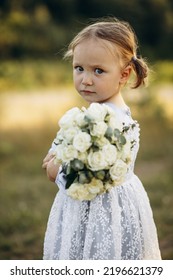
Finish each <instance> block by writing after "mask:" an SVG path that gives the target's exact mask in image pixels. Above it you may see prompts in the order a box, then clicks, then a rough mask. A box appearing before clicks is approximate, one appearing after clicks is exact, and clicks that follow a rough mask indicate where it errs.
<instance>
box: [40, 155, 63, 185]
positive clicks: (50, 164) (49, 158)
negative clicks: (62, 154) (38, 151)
mask: <svg viewBox="0 0 173 280" xmlns="http://www.w3.org/2000/svg"><path fill="white" fill-rule="evenodd" d="M54 157H55V156H54V155H53V154H50V153H49V154H47V155H46V157H45V158H44V160H43V164H42V168H43V169H45V170H46V173H47V177H48V179H49V180H50V181H52V182H55V179H56V176H57V174H58V170H59V165H58V164H55V163H54Z"/></svg>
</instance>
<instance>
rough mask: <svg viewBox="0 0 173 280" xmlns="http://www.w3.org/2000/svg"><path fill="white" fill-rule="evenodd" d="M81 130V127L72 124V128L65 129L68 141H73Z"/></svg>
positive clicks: (65, 136)
mask: <svg viewBox="0 0 173 280" xmlns="http://www.w3.org/2000/svg"><path fill="white" fill-rule="evenodd" d="M78 132H79V128H78V127H76V126H74V127H73V126H72V127H70V128H67V129H64V131H63V136H64V138H65V140H66V142H67V143H72V141H73V138H74V136H75V135H76V134H77V133H78Z"/></svg>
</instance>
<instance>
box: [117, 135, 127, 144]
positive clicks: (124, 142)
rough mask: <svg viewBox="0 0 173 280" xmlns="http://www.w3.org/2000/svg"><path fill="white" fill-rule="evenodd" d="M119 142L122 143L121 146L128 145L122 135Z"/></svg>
mask: <svg viewBox="0 0 173 280" xmlns="http://www.w3.org/2000/svg"><path fill="white" fill-rule="evenodd" d="M118 140H119V142H120V143H121V145H125V144H126V138H125V137H124V136H123V135H120V137H119V139H118Z"/></svg>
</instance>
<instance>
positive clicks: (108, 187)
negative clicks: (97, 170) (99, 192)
mask: <svg viewBox="0 0 173 280" xmlns="http://www.w3.org/2000/svg"><path fill="white" fill-rule="evenodd" d="M104 187H105V190H106V191H110V190H111V189H112V187H113V186H112V185H111V184H110V183H108V182H107V183H105V185H104Z"/></svg>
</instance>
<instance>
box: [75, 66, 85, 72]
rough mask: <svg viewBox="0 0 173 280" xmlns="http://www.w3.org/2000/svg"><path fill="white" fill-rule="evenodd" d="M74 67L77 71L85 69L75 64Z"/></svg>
mask: <svg viewBox="0 0 173 280" xmlns="http://www.w3.org/2000/svg"><path fill="white" fill-rule="evenodd" d="M74 69H75V70H76V71H77V72H82V71H83V70H84V69H83V67H82V66H75V67H74Z"/></svg>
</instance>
